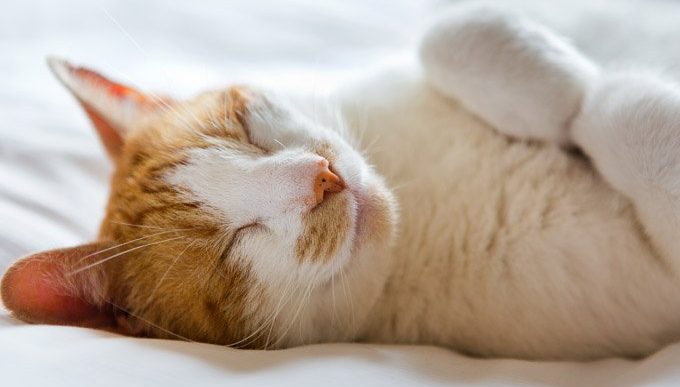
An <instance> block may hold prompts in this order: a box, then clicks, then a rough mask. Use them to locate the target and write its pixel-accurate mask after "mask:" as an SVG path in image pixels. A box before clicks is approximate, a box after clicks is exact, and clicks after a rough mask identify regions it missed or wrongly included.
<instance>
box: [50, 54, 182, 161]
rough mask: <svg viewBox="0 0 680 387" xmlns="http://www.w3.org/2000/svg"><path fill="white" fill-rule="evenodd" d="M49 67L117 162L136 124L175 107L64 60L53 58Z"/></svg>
mask: <svg viewBox="0 0 680 387" xmlns="http://www.w3.org/2000/svg"><path fill="white" fill-rule="evenodd" d="M47 64H48V65H49V67H50V69H51V70H52V72H53V73H54V75H55V76H56V77H57V78H58V79H59V81H61V83H62V84H63V85H64V86H66V88H67V89H69V90H70V91H71V93H73V95H74V96H75V97H76V99H77V100H78V102H80V104H81V105H82V107H83V109H85V112H86V113H87V115H88V116H89V117H90V120H92V123H93V124H94V126H95V128H96V129H97V132H98V133H99V137H100V139H101V141H102V143H103V144H104V147H105V148H106V151H107V152H108V154H109V156H111V157H112V158H113V159H115V158H116V157H117V156H118V155H119V154H120V152H121V150H122V148H123V143H124V140H125V135H126V133H127V132H128V131H129V130H130V128H131V127H132V125H133V124H134V123H135V122H136V121H138V120H139V119H140V118H142V117H143V116H144V115H146V114H149V113H150V112H153V111H156V110H157V109H159V108H164V107H165V108H166V109H167V105H168V104H169V103H172V101H171V100H170V99H169V98H160V97H157V96H155V95H149V94H146V93H143V92H141V91H139V90H137V89H134V88H132V87H130V86H126V85H123V84H120V83H117V82H114V81H112V80H109V79H107V78H105V77H104V76H102V75H100V74H99V73H97V72H95V71H93V70H90V69H87V68H84V67H78V66H74V65H72V64H70V63H68V62H67V61H65V60H62V59H57V58H53V57H50V58H48V59H47Z"/></svg>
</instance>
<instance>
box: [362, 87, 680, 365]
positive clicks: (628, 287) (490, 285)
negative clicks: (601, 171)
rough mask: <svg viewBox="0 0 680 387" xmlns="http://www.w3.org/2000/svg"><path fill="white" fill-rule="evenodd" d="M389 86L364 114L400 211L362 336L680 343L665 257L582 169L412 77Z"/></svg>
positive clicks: (550, 354) (592, 349)
mask: <svg viewBox="0 0 680 387" xmlns="http://www.w3.org/2000/svg"><path fill="white" fill-rule="evenodd" d="M390 84H391V85H393V87H395V88H397V89H398V90H399V93H396V92H395V93H391V94H389V96H387V97H384V98H380V99H379V98H378V97H379V96H374V97H371V95H370V94H365V95H364V98H366V99H367V101H366V103H365V104H363V106H364V111H363V113H362V114H363V115H364V116H365V117H368V119H367V120H366V126H367V128H366V129H367V135H366V139H365V141H367V142H371V141H376V145H375V146H374V147H373V150H372V152H371V158H372V161H373V162H374V163H375V164H376V166H377V167H378V170H379V171H380V172H381V173H383V174H384V175H385V176H386V177H387V179H388V182H389V183H390V184H391V185H392V187H393V188H394V189H395V192H396V195H397V196H398V198H399V203H400V207H401V225H400V230H399V238H398V240H397V244H396V246H395V247H394V249H393V250H391V252H390V254H391V255H392V257H391V258H392V259H393V260H394V262H395V267H394V272H393V273H392V275H391V277H390V280H389V281H388V283H387V284H386V288H385V292H384V294H383V296H382V298H381V299H380V300H379V301H378V303H377V305H376V307H375V309H374V310H373V311H372V312H371V315H372V316H373V317H372V318H371V319H370V320H369V322H368V323H367V325H366V328H365V332H364V336H365V339H367V340H372V341H382V342H402V343H433V344H438V345H447V346H450V347H452V348H454V349H458V350H461V351H464V352H468V353H473V354H479V355H494V356H518V357H528V358H591V357H599V356H605V355H610V354H623V355H639V354H644V353H648V352H649V351H652V350H654V349H656V348H657V347H658V346H659V345H661V344H662V343H664V342H667V341H668V340H670V339H671V338H675V337H677V336H678V330H677V329H676V327H680V318H678V317H680V301H675V300H674V298H675V297H674V295H675V294H677V291H678V290H679V289H678V287H677V286H676V285H675V284H674V283H673V281H671V279H670V276H669V275H667V273H666V268H665V266H664V264H663V258H662V257H658V256H656V255H655V252H654V249H653V248H652V247H651V246H650V244H649V242H648V241H647V239H646V238H645V236H644V233H643V232H642V231H641V229H640V227H639V225H638V223H637V220H636V217H635V213H634V209H633V208H632V207H631V205H630V203H629V202H628V200H626V199H625V198H623V197H621V195H619V194H618V193H617V192H615V191H613V190H612V189H611V188H609V187H608V186H607V185H606V184H605V183H604V182H603V181H602V180H601V179H600V178H599V176H597V175H596V174H595V172H594V171H593V170H592V169H591V167H590V166H589V165H588V163H587V162H586V161H585V160H583V159H581V158H578V157H575V156H570V155H567V154H566V153H565V152H564V151H562V150H560V149H558V148H556V147H551V146H547V145H538V144H526V143H520V142H514V141H511V140H509V139H507V138H505V137H504V136H502V135H500V134H498V133H496V132H495V131H494V130H493V129H491V128H489V127H488V126H486V125H485V124H483V123H482V122H480V121H478V120H477V119H476V118H474V117H472V116H471V115H470V114H469V113H467V112H466V111H465V110H463V109H461V108H460V107H457V106H455V103H454V102H451V101H448V100H444V99H442V98H440V97H438V96H437V95H434V94H433V93H432V92H430V91H429V90H427V89H426V88H425V87H424V86H418V83H417V82H415V81H413V82H406V83H404V84H401V89H399V85H398V82H395V81H393V80H390ZM404 85H406V87H404ZM374 89H378V88H374ZM383 89H384V88H383ZM371 102H374V106H371ZM366 112H369V113H368V114H367V113H366ZM395 112H398V114H395ZM371 137H373V138H371Z"/></svg>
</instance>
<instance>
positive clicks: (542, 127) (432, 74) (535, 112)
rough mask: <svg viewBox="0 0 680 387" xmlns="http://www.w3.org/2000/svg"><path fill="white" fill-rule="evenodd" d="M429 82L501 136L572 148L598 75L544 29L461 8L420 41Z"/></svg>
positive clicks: (496, 12) (494, 12)
mask: <svg viewBox="0 0 680 387" xmlns="http://www.w3.org/2000/svg"><path fill="white" fill-rule="evenodd" d="M420 55H421V61H422V65H423V68H424V71H425V76H426V79H427V80H428V82H429V83H430V84H431V85H432V86H433V87H434V88H435V89H437V90H438V91H439V92H441V93H443V94H445V95H447V96H449V97H452V98H454V99H457V100H458V101H460V102H461V103H462V104H463V105H464V106H465V107H467V108H468V109H470V110H472V111H473V112H475V113H476V114H477V115H479V116H480V117H482V118H483V119H484V120H486V121H487V122H489V123H490V124H491V125H493V126H494V127H496V128H497V129H498V130H499V131H501V132H503V133H505V134H507V135H510V136H513V137H517V138H523V139H535V140H544V141H553V142H557V143H560V144H563V145H566V144H569V143H570V140H569V136H568V130H567V129H568V126H569V125H570V122H571V120H572V118H573V117H574V116H575V115H576V114H577V112H578V110H579V109H580V105H581V102H582V99H583V96H584V95H585V93H586V90H587V88H588V85H589V84H591V82H592V80H593V79H594V78H595V77H597V74H598V69H597V66H596V65H594V64H593V63H592V62H591V61H589V60H588V59H587V58H585V57H584V56H583V55H581V54H580V53H579V52H578V51H576V50H575V49H574V48H573V47H572V46H570V45H569V44H568V43H567V42H565V41H564V40H563V39H561V38H560V37H558V36H557V35H555V34H553V33H552V32H551V31H549V30H548V29H547V28H545V27H543V26H542V25H540V24H538V23H535V22H533V21H531V20H528V19H526V18H524V17H522V16H521V15H517V14H515V13H513V12H509V11H504V10H501V9H499V8H497V7H494V6H485V5H477V4H467V5H464V6H460V7H456V8H454V9H453V10H452V12H451V13H449V14H448V15H446V16H444V17H442V18H441V19H440V20H439V21H438V22H437V23H436V24H434V25H433V26H432V27H431V28H430V30H429V32H428V33H427V34H426V36H425V38H424V39H423V41H422V44H421V49H420Z"/></svg>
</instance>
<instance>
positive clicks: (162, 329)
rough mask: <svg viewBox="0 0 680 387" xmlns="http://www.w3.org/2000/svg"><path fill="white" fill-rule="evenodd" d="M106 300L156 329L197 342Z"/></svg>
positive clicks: (181, 338)
mask: <svg viewBox="0 0 680 387" xmlns="http://www.w3.org/2000/svg"><path fill="white" fill-rule="evenodd" d="M106 302H107V303H108V304H110V305H111V306H113V307H114V308H116V309H119V310H122V311H123V312H125V313H126V314H127V315H129V316H132V317H133V318H136V319H137V320H139V321H141V322H143V323H145V324H148V325H150V326H152V327H154V328H156V329H158V330H161V331H163V332H165V333H167V334H169V335H171V336H174V337H176V338H178V339H180V340H184V341H187V342H190V343H195V341H194V340H191V339H190V338H188V337H184V336H182V335H180V334H178V333H175V332H173V331H171V330H169V329H166V328H163V327H162V326H160V325H158V324H155V323H153V322H151V321H149V320H147V319H145V318H143V317H141V316H139V315H136V314H134V313H132V312H131V311H129V310H127V309H125V308H123V307H122V306H120V305H117V304H115V303H113V302H112V301H106Z"/></svg>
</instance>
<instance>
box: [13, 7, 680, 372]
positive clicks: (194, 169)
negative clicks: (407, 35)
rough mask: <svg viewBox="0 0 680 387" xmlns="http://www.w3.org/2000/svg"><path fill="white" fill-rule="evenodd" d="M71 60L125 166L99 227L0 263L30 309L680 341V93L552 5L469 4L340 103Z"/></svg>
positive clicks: (540, 350) (273, 344)
mask: <svg viewBox="0 0 680 387" xmlns="http://www.w3.org/2000/svg"><path fill="white" fill-rule="evenodd" d="M51 66H52V67H53V69H54V71H55V73H56V74H57V75H58V77H59V78H60V79H61V80H62V82H64V84H65V85H66V86H67V87H68V88H69V89H70V90H71V91H73V93H74V94H75V95H76V97H77V98H78V100H79V101H80V102H81V103H82V104H83V106H84V107H85V108H86V111H87V112H88V114H89V115H90V116H91V118H93V121H94V123H95V126H96V127H97V129H98V131H99V133H100V135H101V137H102V139H103V142H104V144H105V146H106V148H107V150H108V151H109V154H110V155H111V156H112V158H113V159H114V161H115V162H116V173H115V174H114V177H113V181H112V191H111V198H110V200H109V205H108V208H107V215H106V218H105V219H104V222H103V224H102V229H101V232H100V236H99V239H98V240H97V241H96V242H95V243H93V244H89V245H83V246H78V247H74V248H69V249H62V250H56V251H51V252H45V253H39V254H36V255H33V256H31V257H27V258H25V259H24V260H22V261H20V262H19V263H17V264H15V265H14V266H13V268H12V269H10V270H9V271H8V273H7V275H6V276H5V277H4V278H3V283H2V296H3V301H4V302H5V304H6V305H7V306H8V308H9V309H11V310H12V311H13V312H14V313H15V315H17V316H19V317H21V318H23V319H25V320H27V321H32V322H48V323H61V324H75V325H84V326H97V327H102V326H108V327H109V328H110V327H111V326H113V327H114V329H117V330H119V331H122V332H124V333H128V334H134V335H150V336H156V337H166V338H188V339H193V340H199V341H206V342H212V343H217V344H225V345H232V346H235V347H250V348H284V347H288V346H294V345H302V344H308V343H319V342H334V341H369V342H381V343H412V344H434V345H440V346H445V347H448V348H452V349H455V350H459V351H462V352H465V353H469V354H474V355H479V356H509V357H521V358H531V359H558V358H572V359H591V358H598V357H603V356H611V355H619V356H621V355H623V356H641V355H645V354H648V353H650V352H652V351H654V350H656V349H658V348H659V347H661V346H663V345H664V344H666V343H669V342H671V341H673V340H675V339H677V338H678V337H680V298H679V297H677V295H678V294H679V291H680V280H679V278H678V275H679V273H680V270H679V268H680V242H679V241H680V235H678V232H677V231H676V230H680V227H678V226H680V210H679V209H678V205H677V203H678V201H677V200H676V199H677V198H678V197H680V188H678V187H680V183H678V182H680V173H679V172H677V171H676V169H677V166H678V165H680V159H679V158H678V157H677V156H676V155H675V154H676V153H677V152H676V145H680V128H678V124H677V123H678V122H680V119H678V118H679V116H680V93H678V91H677V90H676V89H675V88H674V87H673V86H669V85H668V84H665V83H663V82H661V81H658V80H657V79H655V78H648V77H639V76H636V75H626V74H622V75H621V74H619V75H610V74H603V73H602V72H600V70H599V69H598V68H597V67H596V66H595V65H593V64H591V63H590V62H589V61H588V60H587V59H586V58H584V57H582V56H581V55H580V54H579V53H578V52H576V51H575V50H573V49H572V48H570V47H569V46H568V45H567V44H566V43H564V42H562V41H561V40H560V39H559V38H557V37H555V36H553V35H552V34H551V33H550V32H549V31H547V30H545V29H543V28H542V27H540V26H536V25H534V24H532V23H531V22H526V21H523V20H522V19H516V18H515V17H514V16H508V15H506V14H503V13H496V12H495V11H493V10H491V11H490V10H488V9H482V10H481V11H480V10H478V9H474V8H473V9H472V10H470V9H465V8H461V9H460V10H459V11H458V13H457V14H453V15H452V16H451V17H449V19H446V20H444V21H443V22H441V23H440V24H439V25H438V27H435V28H434V29H433V30H432V31H431V32H430V33H429V35H428V36H427V37H426V38H425V41H424V44H423V46H422V48H421V63H419V64H415V63H410V64H407V65H403V66H401V67H398V68H393V69H390V70H385V71H384V72H382V74H380V75H373V76H371V77H369V78H366V79H364V80H362V81H360V82H358V83H357V84H355V85H350V86H345V87H343V88H342V89H340V90H337V91H336V92H334V93H331V95H330V96H329V97H328V98H327V99H325V100H324V102H323V104H330V105H331V106H332V107H333V109H331V110H337V111H338V112H339V113H338V115H332V114H330V115H327V114H317V113H318V112H317V111H316V110H317V109H316V105H315V104H310V103H308V102H306V103H303V104H302V105H299V106H295V103H294V102H291V101H285V100H280V99H278V98H277V97H276V96H274V95H270V94H269V93H267V92H261V91H257V90H256V89H255V90H253V89H249V88H242V87H232V88H230V89H227V90H225V91H216V92H209V93H205V94H202V95H200V96H199V97H197V98H195V99H194V100H192V101H188V102H181V101H172V100H169V99H166V100H162V101H159V100H158V99H157V98H150V97H149V96H148V95H145V94H144V93H140V92H137V91H135V90H132V89H130V88H127V87H124V86H121V85H117V84H114V83H112V82H110V81H108V80H106V79H104V78H102V77H101V76H99V75H98V74H96V73H93V72H91V71H89V70H85V69H81V68H75V67H73V66H70V65H68V64H67V63H65V62H60V61H53V62H52V63H51ZM321 110H323V109H321ZM472 112H474V113H476V115H475V114H473V113H472ZM485 122H488V123H485ZM564 146H568V147H578V148H580V149H581V150H582V151H583V154H585V157H584V156H583V155H582V154H578V153H575V152H568V151H566V150H565V149H564V148H563V147H564ZM362 151H363V152H364V153H365V155H364V156H366V157H362V155H361V154H360V152H362ZM370 164H373V166H374V168H373V167H371V166H370ZM397 214H398V215H397Z"/></svg>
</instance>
